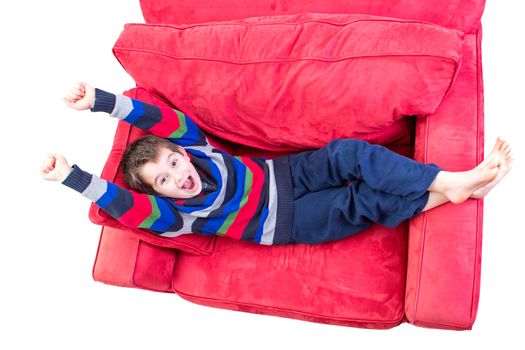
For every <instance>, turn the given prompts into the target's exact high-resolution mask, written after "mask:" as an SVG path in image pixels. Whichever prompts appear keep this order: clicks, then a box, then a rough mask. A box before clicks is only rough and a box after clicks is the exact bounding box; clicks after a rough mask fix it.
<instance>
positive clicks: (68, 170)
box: [59, 166, 73, 182]
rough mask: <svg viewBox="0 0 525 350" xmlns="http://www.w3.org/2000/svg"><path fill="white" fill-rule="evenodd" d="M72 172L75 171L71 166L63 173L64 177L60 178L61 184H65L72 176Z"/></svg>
mask: <svg viewBox="0 0 525 350" xmlns="http://www.w3.org/2000/svg"><path fill="white" fill-rule="evenodd" d="M72 171H73V167H71V166H70V167H68V168H66V169H64V170H63V172H62V175H61V176H60V179H59V181H60V182H64V181H65V180H66V179H67V178H68V177H69V175H70V174H71V172H72Z"/></svg>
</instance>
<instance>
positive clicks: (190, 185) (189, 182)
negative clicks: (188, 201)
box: [182, 176, 196, 190]
mask: <svg viewBox="0 0 525 350" xmlns="http://www.w3.org/2000/svg"><path fill="white" fill-rule="evenodd" d="M195 186H196V184H195V180H194V179H193V177H191V176H189V177H188V178H187V179H186V181H184V183H183V184H182V188H183V189H185V190H193V189H194V188H195Z"/></svg>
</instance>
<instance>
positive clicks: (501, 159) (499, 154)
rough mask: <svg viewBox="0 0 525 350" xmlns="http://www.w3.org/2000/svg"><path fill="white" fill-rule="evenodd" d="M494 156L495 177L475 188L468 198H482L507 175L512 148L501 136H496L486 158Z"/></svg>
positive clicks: (510, 166)
mask: <svg viewBox="0 0 525 350" xmlns="http://www.w3.org/2000/svg"><path fill="white" fill-rule="evenodd" d="M491 157H493V158H496V159H497V160H498V163H499V164H498V174H497V175H496V177H495V178H494V179H493V180H492V181H490V182H489V183H488V184H486V185H484V186H481V187H480V188H478V189H476V190H475V191H474V192H473V193H472V195H471V196H470V198H475V199H478V198H483V197H485V196H486V195H487V194H488V193H489V192H490V191H491V190H492V189H493V188H494V187H495V186H496V185H497V184H498V183H499V182H500V181H501V180H502V179H503V178H504V177H505V175H507V174H508V173H509V171H510V169H511V168H512V161H513V159H512V149H511V148H510V144H509V143H508V142H507V141H505V140H503V139H502V138H501V137H498V139H497V140H496V144H495V145H494V148H493V149H492V151H491V152H490V154H489V156H488V157H487V159H488V158H491Z"/></svg>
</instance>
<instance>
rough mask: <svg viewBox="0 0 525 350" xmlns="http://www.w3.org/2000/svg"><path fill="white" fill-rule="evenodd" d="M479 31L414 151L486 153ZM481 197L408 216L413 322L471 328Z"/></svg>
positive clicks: (467, 161) (441, 160) (449, 161)
mask: <svg viewBox="0 0 525 350" xmlns="http://www.w3.org/2000/svg"><path fill="white" fill-rule="evenodd" d="M480 46H481V31H480V32H479V33H478V34H477V35H467V36H466V37H465V48H464V50H465V52H464V56H463V63H462V67H461V69H460V72H459V75H458V78H457V80H456V82H455V84H454V86H453V87H452V88H451V90H450V92H449V95H448V96H447V97H446V98H445V100H444V101H443V103H442V104H441V105H440V107H439V108H438V110H437V111H436V113H435V114H434V115H432V116H430V117H428V118H420V119H418V120H417V121H416V140H415V155H414V157H415V159H417V160H418V161H422V162H425V163H436V164H437V165H439V166H441V167H443V168H445V169H447V170H451V171H460V170H466V169H469V168H472V167H474V166H475V165H476V164H478V163H479V162H480V161H481V160H482V159H483V136H484V129H483V85H482V84H483V81H482V71H481V53H480ZM482 224H483V201H482V200H473V199H469V200H467V201H466V202H465V203H463V204H460V205H454V204H451V203H449V204H445V205H443V206H441V207H438V208H435V209H433V210H431V211H428V212H425V213H423V214H421V215H419V216H418V217H416V218H414V219H413V220H411V222H410V229H409V248H408V266H407V284H406V292H405V314H406V317H407V319H408V321H409V322H410V323H413V324H415V325H419V326H424V327H432V328H445V329H471V327H472V325H473V323H474V320H475V318H476V313H477V307H478V300H479V289H480V268H481V241H482V240H481V238H482Z"/></svg>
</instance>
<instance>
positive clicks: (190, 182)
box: [139, 147, 202, 198]
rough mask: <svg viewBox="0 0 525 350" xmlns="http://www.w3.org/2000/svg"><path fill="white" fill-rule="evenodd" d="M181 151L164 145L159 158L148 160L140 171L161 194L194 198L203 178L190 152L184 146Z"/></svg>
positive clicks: (143, 177)
mask: <svg viewBox="0 0 525 350" xmlns="http://www.w3.org/2000/svg"><path fill="white" fill-rule="evenodd" d="M180 151H181V152H182V154H180V153H178V152H175V151H172V150H170V149H168V148H166V147H162V148H161V149H160V150H159V156H158V159H157V160H156V161H149V162H147V163H146V164H144V166H143V167H142V168H141V169H140V171H139V173H140V176H141V178H142V179H143V181H145V182H146V183H148V184H149V185H151V187H153V189H154V190H155V192H157V193H158V194H160V195H161V196H164V197H169V198H192V197H195V196H197V195H198V194H199V193H200V192H201V190H202V183H201V179H200V177H199V175H198V174H197V170H195V167H194V166H193V164H192V163H191V162H190V157H189V156H188V153H186V151H185V150H184V149H183V148H182V147H180Z"/></svg>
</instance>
